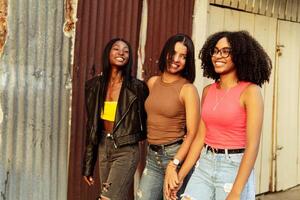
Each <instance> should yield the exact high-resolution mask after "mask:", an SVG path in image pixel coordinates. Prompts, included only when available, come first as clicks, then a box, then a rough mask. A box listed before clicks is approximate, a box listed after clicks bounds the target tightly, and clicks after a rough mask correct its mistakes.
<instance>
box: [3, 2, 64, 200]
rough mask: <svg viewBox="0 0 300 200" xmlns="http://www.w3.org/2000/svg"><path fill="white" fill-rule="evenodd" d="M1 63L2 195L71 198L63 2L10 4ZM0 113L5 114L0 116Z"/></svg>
mask: <svg viewBox="0 0 300 200" xmlns="http://www.w3.org/2000/svg"><path fill="white" fill-rule="evenodd" d="M7 2H8V16H7V19H8V24H7V28H8V37H7V41H6V44H5V47H4V51H3V55H2V57H1V59H0V107H1V112H2V113H3V118H1V117H0V194H1V197H0V198H1V199H5V200H19V199H32V200H41V199H43V200H54V199H66V198H67V164H68V142H69V139H68V129H69V128H68V127H69V125H68V121H69V112H68V110H69V97H70V91H69V89H68V87H67V86H68V85H66V83H68V80H69V78H70V39H67V38H66V37H64V35H63V30H62V27H63V20H64V10H63V8H64V2H63V1H61V0H52V1H32V0H9V1H7ZM1 112H0V113H1Z"/></svg>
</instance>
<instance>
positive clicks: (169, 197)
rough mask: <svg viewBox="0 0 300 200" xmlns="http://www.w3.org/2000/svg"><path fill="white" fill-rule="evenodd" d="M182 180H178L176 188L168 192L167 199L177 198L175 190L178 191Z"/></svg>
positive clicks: (175, 199) (173, 199)
mask: <svg viewBox="0 0 300 200" xmlns="http://www.w3.org/2000/svg"><path fill="white" fill-rule="evenodd" d="M182 183H183V182H180V184H179V186H178V187H177V188H175V189H174V190H171V191H170V192H169V196H168V197H167V200H177V199H178V197H177V192H178V191H179V189H180V188H181V186H182Z"/></svg>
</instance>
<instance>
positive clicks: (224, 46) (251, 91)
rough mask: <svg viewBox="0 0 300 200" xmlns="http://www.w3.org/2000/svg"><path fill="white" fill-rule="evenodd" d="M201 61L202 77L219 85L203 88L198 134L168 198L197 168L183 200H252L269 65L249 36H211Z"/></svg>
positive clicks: (244, 33)
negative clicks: (263, 92)
mask: <svg viewBox="0 0 300 200" xmlns="http://www.w3.org/2000/svg"><path fill="white" fill-rule="evenodd" d="M200 58H201V60H202V68H203V70H204V76H205V77H208V78H211V79H213V80H215V83H213V84H210V85H208V86H206V87H205V88H204V89H203V93H202V105H201V121H200V124H199V129H198V133H197V135H196V138H195V140H194V142H193V143H192V145H191V148H190V150H189V153H188V155H187V158H186V160H185V161H184V163H183V165H182V167H181V168H180V171H179V172H178V177H176V178H177V179H178V180H179V182H176V181H175V178H174V180H169V181H168V182H167V183H166V184H165V187H168V188H170V190H172V189H175V190H173V193H172V192H170V190H168V191H167V192H166V195H167V196H169V197H171V199H174V193H175V192H174V191H176V190H178V188H179V187H180V180H183V179H184V177H185V176H186V174H188V172H189V170H190V169H191V168H192V167H193V165H194V164H195V163H196V164H195V170H194V172H193V174H192V177H191V179H190V181H189V182H188V185H187V187H186V190H185V192H184V194H183V195H182V196H183V199H185V200H187V199H193V200H194V199H201V200H224V199H226V200H240V199H241V200H254V199H255V187H254V182H255V180H254V173H253V167H254V163H255V160H256V157H257V153H258V150H259V142H260V135H261V127H262V121H263V99H262V95H261V92H260V88H259V87H260V86H261V85H262V84H263V83H264V82H266V81H268V80H269V77H270V74H271V68H272V64H271V60H270V58H269V57H268V55H267V54H266V52H265V51H264V50H263V48H262V47H261V45H260V44H259V43H258V42H257V41H256V40H255V39H254V38H253V37H251V36H250V35H249V34H248V32H246V31H237V32H227V31H226V32H218V33H215V34H213V35H211V36H210V37H209V38H208V39H207V41H206V43H205V44H204V46H203V47H202V50H201V52H200ZM200 154H201V155H200ZM199 156H200V158H199ZM172 194H173V196H172Z"/></svg>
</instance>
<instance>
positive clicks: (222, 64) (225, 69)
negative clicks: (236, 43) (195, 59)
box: [211, 37, 236, 75]
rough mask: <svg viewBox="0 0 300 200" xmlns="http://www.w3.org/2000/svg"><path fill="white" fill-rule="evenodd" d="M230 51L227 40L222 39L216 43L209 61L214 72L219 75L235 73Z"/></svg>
mask: <svg viewBox="0 0 300 200" xmlns="http://www.w3.org/2000/svg"><path fill="white" fill-rule="evenodd" d="M230 49H231V47H230V44H229V42H228V41H227V38H225V37H223V38H221V39H220V40H219V41H218V42H217V44H216V46H215V49H214V50H213V52H212V56H211V61H212V63H213V65H214V69H215V72H216V73H218V74H220V75H225V74H227V73H231V72H235V71H236V69H235V66H234V63H233V61H232V56H231V53H230ZM227 56H228V57H227Z"/></svg>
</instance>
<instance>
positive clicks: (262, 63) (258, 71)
mask: <svg viewBox="0 0 300 200" xmlns="http://www.w3.org/2000/svg"><path fill="white" fill-rule="evenodd" d="M221 38H227V41H228V43H229V44H230V46H231V49H232V50H231V56H232V61H233V63H234V66H235V68H236V72H237V77H238V79H239V81H248V82H252V83H255V84H257V85H259V86H261V85H262V84H263V83H264V82H266V81H269V78H270V75H271V69H272V62H271V59H270V58H269V56H268V54H267V53H266V52H265V50H264V49H263V47H262V46H261V45H260V44H259V43H258V42H257V41H256V40H255V39H254V38H253V37H252V36H251V35H250V34H249V33H248V32H247V31H234V32H230V31H222V32H217V33H214V34H212V35H211V36H209V37H208V39H207V40H206V42H205V44H204V45H203V47H202V49H201V51H200V55H199V57H200V59H201V61H202V69H203V76H204V77H207V78H212V79H214V80H215V81H217V80H219V79H220V75H219V74H218V73H216V72H215V69H214V66H213V63H212V61H211V52H212V50H213V49H214V48H215V46H216V44H217V42H218V41H219V40H220V39H221Z"/></svg>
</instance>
